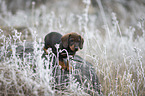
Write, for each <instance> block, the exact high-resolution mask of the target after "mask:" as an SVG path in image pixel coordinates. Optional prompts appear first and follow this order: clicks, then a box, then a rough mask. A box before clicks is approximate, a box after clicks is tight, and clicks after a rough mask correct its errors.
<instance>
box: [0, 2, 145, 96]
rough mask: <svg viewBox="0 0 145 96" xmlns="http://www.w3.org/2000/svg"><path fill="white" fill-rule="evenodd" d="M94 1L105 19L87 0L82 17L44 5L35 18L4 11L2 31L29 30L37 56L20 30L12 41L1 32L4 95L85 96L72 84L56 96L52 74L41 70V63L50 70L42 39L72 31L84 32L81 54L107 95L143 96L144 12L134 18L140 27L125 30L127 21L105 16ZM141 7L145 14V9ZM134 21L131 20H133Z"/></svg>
mask: <svg viewBox="0 0 145 96" xmlns="http://www.w3.org/2000/svg"><path fill="white" fill-rule="evenodd" d="M96 1H97V3H98V5H99V8H100V9H99V10H100V13H99V14H100V15H101V16H100V15H96V14H89V7H90V1H89V0H83V4H84V6H85V7H84V10H81V11H80V13H75V12H74V13H73V12H69V11H68V10H69V9H66V10H63V11H62V10H61V8H60V10H59V9H55V7H54V9H53V8H51V10H49V9H48V8H49V7H48V6H45V5H42V6H40V8H37V9H34V7H35V6H33V8H32V12H31V13H27V12H25V11H18V12H17V13H16V14H15V15H12V14H11V13H9V12H8V11H6V8H4V9H3V10H4V13H3V14H4V16H3V15H0V20H1V21H2V22H3V24H1V26H8V27H12V28H13V27H16V26H18V27H21V26H25V27H27V28H28V30H29V32H30V33H31V35H32V38H33V39H32V42H33V48H34V52H33V53H27V54H25V49H27V48H25V47H24V45H25V44H26V41H25V40H24V41H23V40H21V38H20V37H21V35H23V34H20V33H19V32H17V30H13V31H12V32H11V33H14V35H13V36H8V37H6V36H5V35H4V30H2V29H1V30H0V39H1V43H2V46H1V53H0V59H1V62H0V94H5V95H8V94H12V95H13V94H15V95H38V96H40V95H46V96H47V95H56V94H57V95H68V94H69V95H72V96H73V95H80V96H81V95H87V94H86V93H85V92H84V91H83V90H82V89H83V88H81V86H79V84H78V83H77V82H75V80H73V79H72V83H71V84H70V88H69V89H70V90H69V91H68V92H67V91H65V92H59V91H58V92H55V91H54V90H53V89H52V86H54V85H53V77H52V76H51V74H49V73H51V72H52V69H51V68H50V69H49V68H46V69H44V68H43V66H42V65H43V64H44V65H51V63H50V62H49V63H48V62H44V60H43V59H42V58H41V56H40V54H42V53H43V51H42V50H41V49H42V47H43V44H41V42H43V38H44V36H45V35H46V34H47V33H48V32H50V31H58V32H60V33H61V34H66V33H68V32H72V31H74V32H78V33H80V34H81V35H82V36H83V37H84V39H85V43H84V48H83V50H82V51H79V52H78V53H77V54H79V55H81V57H83V58H84V59H86V60H89V61H90V62H91V63H92V64H93V66H94V68H95V70H96V73H97V75H98V77H99V81H100V83H101V86H102V92H103V94H104V95H106V96H110V95H111V96H117V95H119V96H144V95H145V54H144V53H145V22H144V18H142V17H139V16H140V15H139V14H143V13H142V10H141V11H138V14H137V15H136V16H137V17H138V18H140V21H138V22H136V21H134V22H136V27H133V26H130V25H128V26H124V25H123V24H124V23H122V22H124V21H123V20H122V21H121V20H120V21H119V18H118V17H117V13H114V12H112V13H105V12H106V11H104V6H103V5H102V2H101V0H96ZM33 4H34V3H33ZM61 7H62V6H61ZM118 7H119V6H118ZM141 7H142V6H141ZM137 8H140V6H137ZM142 8H144V9H145V7H142ZM53 10H55V11H53ZM56 11H57V13H56ZM123 12H124V13H123V14H129V13H125V12H126V11H123ZM133 14H134V13H133ZM136 16H131V17H132V18H133V19H135V18H136ZM110 17H111V18H110ZM133 19H132V20H133ZM101 21H103V23H102V22H101ZM100 22H101V23H100ZM100 24H101V25H100ZM136 33H137V34H136ZM138 33H141V34H138ZM18 43H20V44H21V45H22V46H23V48H24V49H23V51H24V52H23V54H22V55H23V59H20V57H19V56H18V55H17V52H16V51H17V50H16V47H17V44H18ZM9 46H11V49H12V50H11V49H10V48H9ZM9 52H11V53H12V55H11V56H10V57H8V56H7V55H6V54H8V53H9ZM34 64H35V66H34ZM33 68H35V70H37V72H36V73H34V72H33V71H34V70H33Z"/></svg>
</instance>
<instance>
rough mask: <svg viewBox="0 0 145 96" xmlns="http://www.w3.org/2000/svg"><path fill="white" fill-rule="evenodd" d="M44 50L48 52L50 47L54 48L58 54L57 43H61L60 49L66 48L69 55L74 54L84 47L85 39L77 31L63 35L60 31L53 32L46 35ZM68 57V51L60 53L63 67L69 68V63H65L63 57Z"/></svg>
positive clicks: (60, 63) (54, 51)
mask: <svg viewBox="0 0 145 96" xmlns="http://www.w3.org/2000/svg"><path fill="white" fill-rule="evenodd" d="M44 42H45V46H44V51H45V52H46V53H47V51H46V50H47V49H48V48H52V51H53V53H54V54H55V55H56V56H57V49H56V47H55V45H56V44H59V49H61V50H62V49H66V50H67V52H68V54H69V55H72V56H74V55H75V53H76V51H78V50H79V49H82V48H83V43H84V39H83V38H82V37H81V36H80V35H79V34H77V33H74V32H73V33H68V34H66V35H64V36H62V35H61V34H60V33H57V32H51V33H49V34H47V35H46V36H45V39H44ZM64 58H67V55H66V52H65V51H63V52H62V53H59V65H60V66H61V67H62V69H67V70H69V64H68V62H67V65H65V63H64V61H63V59H64Z"/></svg>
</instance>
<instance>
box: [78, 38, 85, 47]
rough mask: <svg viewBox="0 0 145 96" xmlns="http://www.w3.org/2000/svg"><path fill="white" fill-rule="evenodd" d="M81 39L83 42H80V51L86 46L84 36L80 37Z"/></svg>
mask: <svg viewBox="0 0 145 96" xmlns="http://www.w3.org/2000/svg"><path fill="white" fill-rule="evenodd" d="M80 39H81V41H80V45H79V47H80V49H82V48H83V44H84V39H83V37H82V36H80Z"/></svg>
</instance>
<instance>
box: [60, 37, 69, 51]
mask: <svg viewBox="0 0 145 96" xmlns="http://www.w3.org/2000/svg"><path fill="white" fill-rule="evenodd" d="M69 37H70V34H66V35H64V36H62V37H61V41H62V45H63V47H64V48H67V47H68V41H69Z"/></svg>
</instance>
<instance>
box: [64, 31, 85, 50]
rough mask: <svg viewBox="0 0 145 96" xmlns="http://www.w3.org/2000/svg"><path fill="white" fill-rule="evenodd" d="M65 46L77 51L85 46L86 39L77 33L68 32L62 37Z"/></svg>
mask: <svg viewBox="0 0 145 96" xmlns="http://www.w3.org/2000/svg"><path fill="white" fill-rule="evenodd" d="M61 41H62V44H63V47H64V48H68V47H69V48H70V50H71V51H73V52H76V51H78V50H79V49H82V48H83V43H84V39H83V38H82V37H81V36H80V35H79V34H77V33H74V32H73V33H68V34H66V35H64V36H62V37H61Z"/></svg>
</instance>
